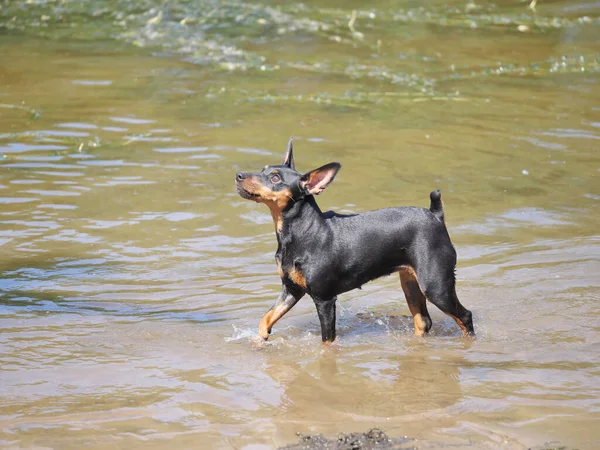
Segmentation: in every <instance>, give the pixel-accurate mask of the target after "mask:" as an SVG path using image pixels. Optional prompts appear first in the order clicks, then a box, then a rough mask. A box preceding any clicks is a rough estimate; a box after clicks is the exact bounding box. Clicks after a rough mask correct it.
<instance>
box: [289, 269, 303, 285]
mask: <svg viewBox="0 0 600 450" xmlns="http://www.w3.org/2000/svg"><path fill="white" fill-rule="evenodd" d="M288 277H290V280H292V281H293V282H294V283H295V284H296V285H298V286H300V287H301V288H302V289H306V279H305V278H304V275H303V274H302V272H300V271H299V270H297V269H295V268H294V269H292V270H290V271H289V273H288Z"/></svg>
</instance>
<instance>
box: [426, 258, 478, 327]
mask: <svg viewBox="0 0 600 450" xmlns="http://www.w3.org/2000/svg"><path fill="white" fill-rule="evenodd" d="M442 267H444V269H442ZM417 275H418V277H419V281H420V282H421V286H422V288H423V292H424V293H425V295H426V296H427V299H428V300H429V301H430V302H431V303H433V304H434V305H435V306H437V307H438V308H439V309H441V310H442V312H444V313H445V314H446V315H448V316H450V317H452V318H453V319H454V321H455V322H456V323H457V324H458V326H459V327H460V329H461V330H462V332H463V334H464V335H465V336H475V330H474V329H473V316H472V314H471V311H469V310H468V309H467V308H465V307H464V306H463V305H462V304H461V303H460V301H459V300H458V297H457V295H456V286H455V285H456V281H455V278H454V267H453V266H449V265H448V264H442V265H436V264H435V263H434V264H431V265H430V266H428V267H427V269H419V270H418V271H417Z"/></svg>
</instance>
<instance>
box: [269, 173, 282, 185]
mask: <svg viewBox="0 0 600 450" xmlns="http://www.w3.org/2000/svg"><path fill="white" fill-rule="evenodd" d="M271 183H275V184H277V183H281V177H280V176H279V175H273V176H272V177H271Z"/></svg>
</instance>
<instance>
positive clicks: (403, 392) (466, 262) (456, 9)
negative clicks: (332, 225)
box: [0, 1, 600, 449]
mask: <svg viewBox="0 0 600 450" xmlns="http://www.w3.org/2000/svg"><path fill="white" fill-rule="evenodd" d="M152 3H153V2H131V3H129V2H125V1H96V2H88V1H77V2H75V1H67V2H63V3H61V6H60V7H58V6H57V4H55V3H52V2H50V3H44V2H37V3H27V2H18V1H15V2H10V3H4V4H2V9H0V41H1V43H2V45H1V46H0V55H1V61H3V62H2V64H1V65H0V80H1V83H0V85H1V86H0V246H1V255H0V274H1V275H0V293H1V294H0V329H1V333H0V349H1V351H0V358H1V359H0V364H1V365H0V370H1V371H0V385H1V395H0V445H1V446H3V447H5V448H64V449H68V448H73V449H75V448H81V447H83V446H85V447H89V448H115V447H117V448H124V447H127V448H142V447H143V448H192V447H193V448H246V449H258V448H274V447H277V446H280V445H286V444H289V443H292V442H295V441H296V436H295V433H297V432H301V433H305V434H306V433H324V434H326V435H328V436H335V435H336V433H337V432H339V431H344V432H350V431H365V430H366V429H368V428H369V427H372V426H378V427H381V428H383V429H385V430H386V432H387V433H388V434H389V435H390V436H394V437H400V436H405V435H408V436H411V437H413V438H417V439H418V441H417V442H418V445H419V446H420V448H445V447H448V446H457V447H458V448H499V447H502V448H511V449H512V448H515V449H519V448H527V447H532V446H533V447H535V448H543V447H544V446H545V445H547V446H551V445H567V446H569V447H577V448H580V449H583V448H596V447H598V446H599V445H600V432H599V431H598V423H599V420H600V401H599V398H600V389H599V388H598V386H600V370H598V364H599V362H600V355H599V352H598V350H597V349H598V344H599V343H600V320H599V319H600V313H599V312H598V307H597V304H598V300H599V298H600V289H599V288H600V279H599V277H598V273H600V235H599V234H598V214H599V212H600V182H599V181H598V180H599V176H600V174H599V172H600V156H599V154H598V151H597V148H598V142H599V140H600V107H599V105H600V91H599V89H598V85H599V84H598V83H599V81H600V65H599V64H600V59H599V58H600V53H599V47H598V42H600V24H599V18H598V17H599V12H600V7H599V5H598V3H597V2H585V1H581V2H577V3H573V2H564V1H563V2H560V1H558V2H552V3H546V2H538V4H537V6H536V11H535V13H534V12H533V11H532V10H530V9H528V7H527V3H517V2H495V3H494V2H492V3H486V4H483V5H481V4H478V3H457V2H455V3H456V4H455V5H447V4H446V3H444V2H439V1H433V2H428V3H427V4H423V3H422V2H410V1H409V2H405V3H403V4H402V5H401V6H398V5H396V3H395V2H389V1H379V2H371V3H370V4H369V7H368V8H365V7H364V5H363V4H362V3H359V2H350V3H349V2H334V1H331V2H327V3H323V2H318V3H317V2H306V3H303V4H295V5H288V4H283V3H282V4H277V5H275V6H269V5H267V4H266V3H265V4H262V3H244V2H239V1H230V2H225V3H223V2H220V3H216V2H191V1H190V2H185V1H179V2H169V4H168V6H164V5H163V6H159V7H157V6H156V5H153V4H152ZM217 5H219V6H218V8H217ZM354 8H356V13H355V14H354V17H355V18H354V19H353V18H352V17H353V12H352V11H353V9H354ZM292 135H293V136H295V139H296V141H295V142H296V147H295V149H296V164H297V166H298V167H299V169H300V170H309V169H312V168H314V167H317V166H319V165H322V164H324V163H326V162H329V161H332V160H337V161H341V162H342V164H343V168H342V170H341V172H340V174H339V175H338V178H337V179H336V182H335V183H334V184H333V185H332V186H331V187H330V188H328V190H327V192H326V193H325V194H323V195H322V196H320V197H319V203H320V205H321V207H322V208H323V209H326V208H333V209H335V210H337V211H341V212H360V211H365V210H368V209H375V208H380V207H386V206H396V205H421V206H426V205H427V204H428V194H429V192H430V191H431V190H432V189H434V188H441V189H442V192H443V195H444V200H445V207H446V218H447V221H448V224H449V229H450V234H451V236H452V238H453V241H454V243H455V245H456V247H457V250H458V255H459V264H458V279H459V282H458V294H459V297H460V298H461V301H462V303H463V304H464V305H465V306H466V307H468V308H469V309H471V310H472V311H473V313H474V321H475V327H476V331H477V333H478V338H477V340H475V341H473V342H470V341H466V340H464V339H463V338H462V337H461V334H460V330H459V329H458V328H457V327H456V325H455V324H454V322H453V321H452V319H449V318H446V317H445V316H444V315H443V314H441V313H440V312H439V311H438V310H437V309H435V308H430V311H431V313H432V318H433V321H434V326H433V331H432V333H431V334H432V335H431V336H430V337H427V338H426V339H418V338H415V337H414V336H413V335H412V333H413V329H412V321H411V320H410V319H408V318H407V317H406V315H408V314H409V311H408V308H407V306H406V302H405V301H404V298H403V295H402V292H401V289H400V283H399V280H398V279H397V277H396V276H390V277H387V278H384V279H381V280H378V281H376V282H373V283H371V284H369V285H366V286H365V287H364V289H363V290H362V291H354V292H351V293H348V294H345V295H344V296H342V298H341V299H340V301H339V302H338V305H339V306H338V308H339V310H340V312H339V317H338V336H339V337H338V341H337V342H336V344H334V345H333V346H332V347H331V348H325V347H323V346H322V345H321V343H320V336H319V333H320V331H319V325H318V319H317V316H316V313H315V311H314V306H313V304H312V302H311V301H310V299H309V298H305V299H303V300H302V301H301V302H300V303H299V304H298V305H297V306H296V307H295V308H294V310H293V311H291V312H290V313H289V314H288V315H287V316H286V317H285V318H283V319H282V320H281V321H280V322H279V323H278V324H277V325H276V326H275V329H274V334H273V335H272V338H271V340H270V341H269V343H268V344H267V345H266V346H264V347H263V348H262V349H260V350H256V349H254V348H253V345H252V341H253V337H254V335H255V333H256V329H257V325H258V322H259V321H260V318H261V317H262V315H263V314H264V313H265V312H266V310H267V309H268V308H269V307H270V306H271V304H272V303H273V301H274V300H275V299H276V296H277V294H278V291H279V280H278V278H277V269H276V266H275V263H274V261H273V253H274V250H275V247H276V244H275V237H274V233H273V225H272V220H271V217H270V215H269V213H268V210H267V209H266V208H264V207H263V206H262V205H256V204H254V203H253V202H248V201H245V200H243V199H242V198H240V197H239V196H238V195H237V194H236V193H235V190H234V186H233V179H234V174H235V173H236V172H237V171H238V170H259V169H260V168H262V167H263V166H264V165H265V164H276V163H279V162H280V160H281V159H282V157H283V153H284V150H285V145H286V143H287V139H288V138H289V136H292Z"/></svg>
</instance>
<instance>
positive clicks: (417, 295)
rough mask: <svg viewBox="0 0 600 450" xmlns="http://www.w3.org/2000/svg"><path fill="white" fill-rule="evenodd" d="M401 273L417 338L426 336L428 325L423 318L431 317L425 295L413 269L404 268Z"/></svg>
mask: <svg viewBox="0 0 600 450" xmlns="http://www.w3.org/2000/svg"><path fill="white" fill-rule="evenodd" d="M399 272H400V283H401V284H402V290H403V291H404V296H405V297H406V303H407V304H408V309H409V310H410V313H411V314H412V316H413V321H414V323H415V336H419V337H421V336H424V335H425V332H426V330H427V323H426V322H425V319H424V318H423V316H429V313H428V312H427V303H426V298H425V294H423V291H422V290H421V286H420V285H419V282H418V280H417V274H416V273H415V270H414V269H413V268H412V267H410V266H402V267H401V268H400V270H399Z"/></svg>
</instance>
